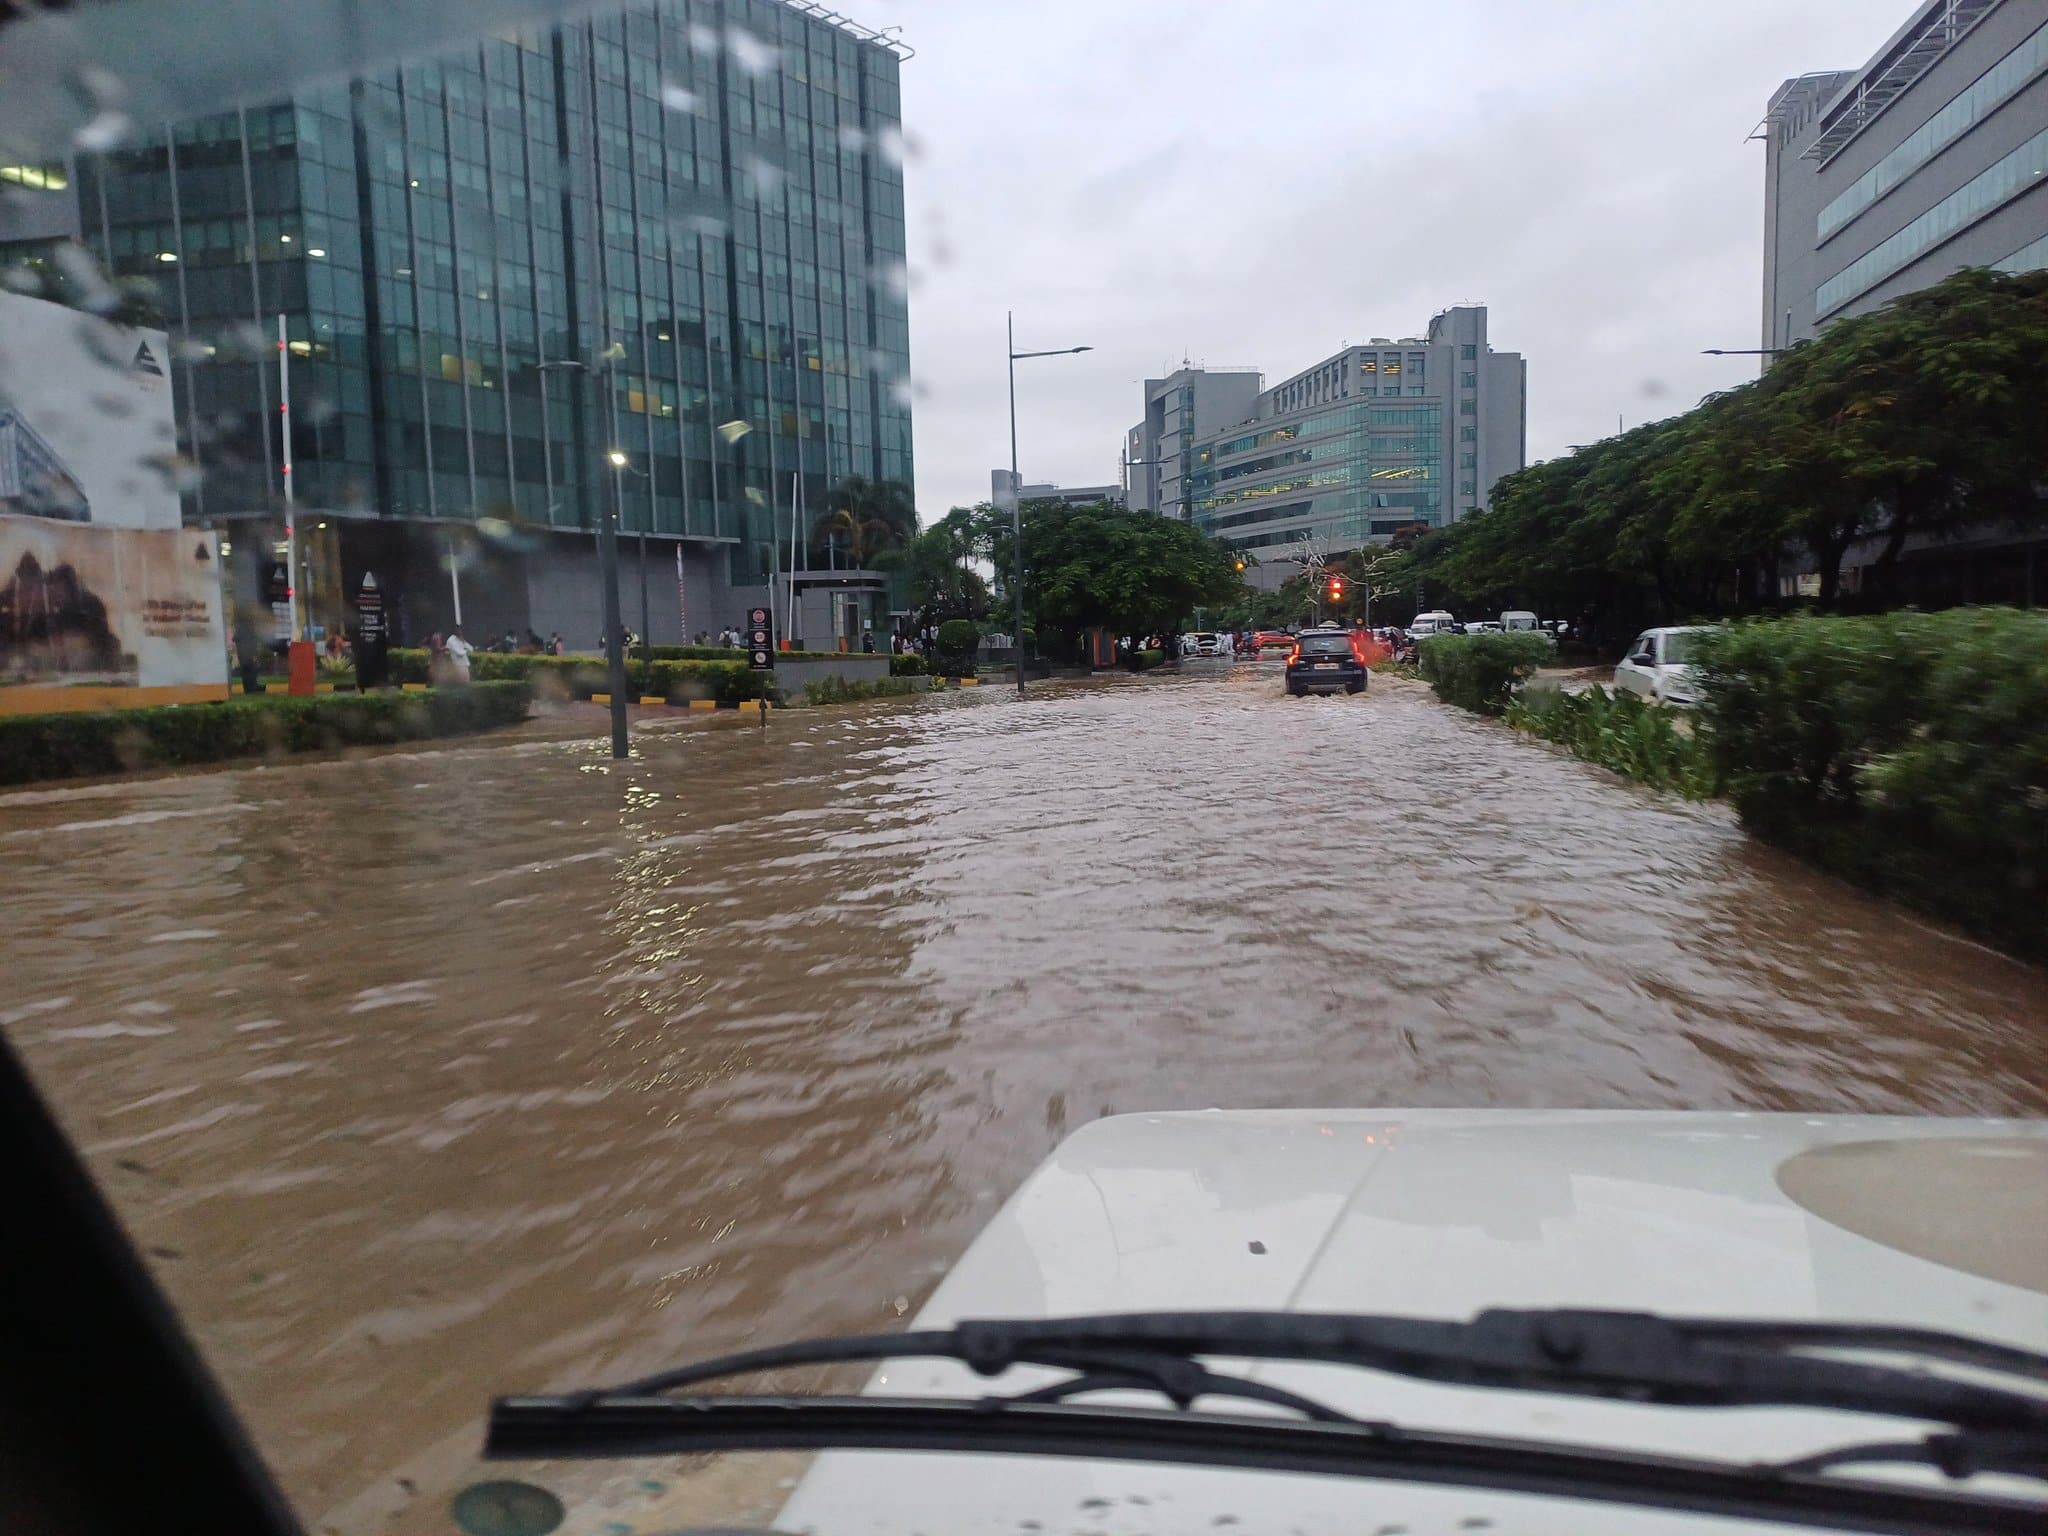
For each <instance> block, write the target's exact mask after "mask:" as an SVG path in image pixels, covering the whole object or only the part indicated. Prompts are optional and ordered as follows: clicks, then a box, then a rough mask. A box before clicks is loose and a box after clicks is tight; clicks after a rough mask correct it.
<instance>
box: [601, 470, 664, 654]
mask: <svg viewBox="0 0 2048 1536" xmlns="http://www.w3.org/2000/svg"><path fill="white" fill-rule="evenodd" d="M605 457H606V458H608V459H610V460H611V461H612V469H613V471H614V473H613V475H612V480H613V488H614V491H615V494H616V495H617V497H618V503H619V505H620V506H621V507H624V506H625V504H626V492H625V482H624V481H622V480H620V479H619V476H620V475H621V474H627V475H632V476H634V477H635V478H636V479H640V480H649V479H652V478H653V477H652V476H651V475H649V474H648V473H647V471H646V470H644V469H635V468H634V467H633V458H632V455H631V454H629V453H627V452H626V450H625V449H623V448H613V449H611V450H610V451H608V452H607V453H606V454H605ZM653 630H654V624H653V620H652V619H651V618H650V617H649V615H648V607H647V530H646V528H645V527H643V528H641V530H640V680H641V682H643V683H644V682H646V681H647V680H648V679H649V678H651V677H652V676H653V675H654V634H653Z"/></svg>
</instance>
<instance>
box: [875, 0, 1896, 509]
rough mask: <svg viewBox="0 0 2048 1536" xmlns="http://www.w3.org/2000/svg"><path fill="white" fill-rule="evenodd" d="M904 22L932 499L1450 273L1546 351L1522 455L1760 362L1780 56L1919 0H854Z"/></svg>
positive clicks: (916, 329)
mask: <svg viewBox="0 0 2048 1536" xmlns="http://www.w3.org/2000/svg"><path fill="white" fill-rule="evenodd" d="M836 4H837V8H838V9H840V10H842V11H844V12H845V13H847V14H848V15H850V16H853V17H854V18H856V19H857V20H860V21H862V22H865V23H868V24H870V25H874V26H883V25H888V24H892V23H893V24H900V25H901V26H902V28H903V37H904V39H905V41H907V42H908V43H909V44H910V45H911V46H912V47H914V48H915V49H916V50H917V57H915V58H914V59H912V60H910V61H909V62H908V63H906V64H905V65H904V66H903V98H904V126H905V129H906V132H907V133H908V135H909V136H910V137H911V138H912V139H913V140H914V141H915V143H916V145H917V146H918V150H917V153H916V155H915V158H913V159H912V161H911V163H910V165H909V168H908V196H909V210H908V211H909V221H910V260H911V268H912V274H911V275H912V287H911V295H910V355H911V363H912V369H913V372H914V375H915V387H916V401H915V406H914V412H915V432H916V453H917V481H918V484H917V492H918V498H917V499H918V506H919V510H920V511H921V512H922V513H923V515H924V516H925V517H926V518H927V519H930V518H932V517H936V516H940V515H943V514H944V512H945V510H946V509H947V508H948V507H949V506H952V505H955V504H959V503H966V502H971V501H978V500H982V499H985V498H986V497H987V496H988V494H989V480H988V472H989V470H990V469H992V468H995V467H997V466H999V465H1004V466H1006V465H1007V464H1008V461H1009V442H1008V416H1007V411H1006V401H1005V379H1004V371H1003V363H1004V358H1003V353H1004V346H1003V312H1004V310H1005V309H1014V310H1016V312H1017V344H1018V347H1019V349H1020V350H1021V349H1030V348H1040V347H1059V346H1071V345H1074V344H1077V343H1086V344H1088V345H1091V346H1093V347H1094V348H1095V350H1094V351H1093V352H1089V353H1085V354H1083V355H1081V356H1079V357H1072V358H1048V359H1045V360H1042V361H1035V362H1027V363H1022V364H1020V365H1019V372H1018V415H1019V429H1018V430H1019V444H1020V453H1021V465H1022V468H1023V472H1024V477H1025V478H1026V479H1027V480H1052V481H1056V482H1059V483H1062V484H1066V485H1085V484H1094V483H1100V482H1104V481H1109V480H1113V479H1115V478H1116V469H1117V447H1118V443H1119V441H1120V435H1121V433H1122V432H1123V431H1124V429H1125V428H1127V427H1129V426H1130V425H1131V424H1133V423H1134V422H1135V421H1136V420H1137V419H1138V416H1139V413H1140V399H1141V396H1140V382H1139V381H1140V380H1142V379H1144V378H1145V377H1147V376H1148V375H1149V376H1155V377H1156V376H1158V375H1160V374H1162V373H1164V372H1166V371H1168V370H1169V369H1170V368H1171V367H1173V366H1176V365H1177V364H1178V363H1179V361H1180V360H1181V358H1182V357H1183V356H1185V357H1187V358H1189V359H1191V360H1192V361H1194V362H1196V363H1198V364H1199V363H1204V362H1206V363H1209V364H1212V365H1220V364H1251V365H1255V366H1257V367H1259V368H1260V369H1262V370H1263V371H1264V372H1265V374H1266V377H1267V380H1268V382H1273V381H1277V380H1278V379H1280V378H1283V377H1285V376H1286V375H1287V374H1289V373H1291V372H1293V371H1294V370H1296V369H1298V368H1301V367H1304V366H1306V365H1307V364H1309V363H1311V362H1314V361H1316V360H1317V359H1318V358H1321V357H1324V356H1326V355H1327V354H1329V353H1331V352H1334V351H1336V350H1337V349H1338V348H1339V347H1340V346H1342V345H1343V344H1344V343H1345V342H1347V341H1355V340H1362V339H1365V338H1368V337H1371V336H1413V335H1418V334H1420V333H1421V331H1422V330H1423V328H1424V326H1425V325H1426V324H1427V323H1428V321H1429V317H1430V316H1431V315H1433V314H1434V313H1436V312H1437V311H1438V310H1440V309H1442V308H1444V307H1445V306H1446V305H1449V304H1453V303H1457V302H1461V301H1473V300H1476V301H1481V302H1484V303H1486V304H1487V305H1489V306H1490V307H1491V316H1490V331H1491V336H1492V340H1493V344H1494V346H1495V347H1496V348H1498V349H1501V350H1513V351H1519V352H1521V353H1522V354H1523V355H1524V356H1525V357H1527V358H1528V360H1529V453H1530V457H1531V459H1532V460H1534V459H1540V458H1547V457H1550V456H1552V455H1555V454H1557V453H1560V452H1562V451H1564V450H1565V449H1566V448H1568V447H1570V446H1571V445H1572V444H1574V443H1584V442H1589V441H1592V440H1593V439H1595V438H1597V437H1601V436H1604V435H1606V434H1608V433H1611V432H1613V431H1614V429H1615V422H1616V418H1617V416H1619V417H1620V418H1622V419H1624V420H1626V421H1627V422H1628V423H1629V424H1630V425H1634V424H1636V423H1638V422H1640V421H1644V420H1647V419H1650V418H1653V417H1659V416H1668V415H1671V414H1673V413H1674V412H1676V411H1679V410H1682V409H1684V408H1685V407H1687V406H1689V405H1691V404H1692V403H1693V402H1694V401H1696V400H1697V399H1698V398H1699V397H1700V396H1701V395H1703V394H1706V393H1708V392H1709V391H1711V390H1714V389H1718V388H1722V387H1725V386H1726V385H1729V384H1732V383H1735V382H1737V381H1739V380H1741V379H1743V378H1747V377H1751V376H1753V374H1754V371H1755V370H1754V366H1753V365H1754V362H1755V359H1753V358H1711V357H1702V356H1700V355H1699V354H1700V349H1701V348H1703V347H1715V346H1723V347H1754V346H1757V345H1759V344H1760V343H1759V340H1758V333H1759V330H1760V327H1761V322H1760V320H1759V318H1758V316H1759V311H1760V309H1761V305H1762V299H1761V294H1760V283H1761V277H1760V272H1759V268H1760V263H1761V256H1762V246H1763V233H1762V231H1763V147H1762V145H1761V144H1751V143H1745V142H1744V138H1745V136H1746V135H1747V134H1748V133H1749V131H1750V129H1751V128H1752V127H1753V126H1754V125H1755V124H1756V122H1757V120H1758V119H1759V118H1760V117H1762V115H1763V111H1764V104H1765V102H1766V101H1767V100H1768V99H1769V97H1770V94H1771V92H1772V91H1773V90H1775V89H1776V88H1777V86H1778V84H1779V83H1780V82H1781V81H1782V80H1784V79H1785V78H1786V77H1788V76H1791V75H1796V74H1800V73H1803V72H1805V71H1807V70H1815V69H1834V68H1854V67H1856V66H1859V65H1861V64H1862V63H1863V62H1864V60H1865V59H1866V58H1868V57H1869V55H1870V54H1871V53H1872V52H1874V51H1875V50H1876V48H1877V47H1878V45H1880V44H1881V43H1882V42H1883V41H1884V40H1885V39H1886V38H1887V37H1889V36H1890V35H1891V33H1892V31H1893V30H1894V29H1896V28H1897V27H1898V26H1899V24H1900V23H1901V22H1902V21H1903V20H1904V19H1905V17H1906V15H1907V13H1908V11H1909V10H1910V8H1911V7H1910V0H1718V3H1716V4H1713V5H1699V4H1672V3H1670V0H1431V3H1427V4H1422V3H1417V0H1400V3H1394V0H1286V3H1284V4H1280V3H1274V0H1259V3H1252V4H1245V3H1238V4H1223V3H1221V0H1200V3H1178V4H1176V3H1173V0H1147V3H1144V4H1138V3H1134V0H1032V3H1030V4H1024V3H1010V0H836Z"/></svg>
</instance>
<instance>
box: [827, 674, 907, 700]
mask: <svg viewBox="0 0 2048 1536" xmlns="http://www.w3.org/2000/svg"><path fill="white" fill-rule="evenodd" d="M923 691H924V689H923V687H922V686H921V685H920V684H919V683H918V681H917V680H916V679H915V678H909V677H877V678H873V679H871V680H869V681H867V682H851V681H848V680H847V679H846V678H843V677H821V678H819V679H818V680H817V681H816V682H812V683H806V684H804V693H803V698H804V702H805V703H806V704H858V703H861V702H862V701H863V700H867V699H890V698H897V697H899V696H901V695H903V694H907V693H922V692H923Z"/></svg>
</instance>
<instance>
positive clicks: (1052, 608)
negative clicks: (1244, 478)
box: [983, 501, 1244, 643]
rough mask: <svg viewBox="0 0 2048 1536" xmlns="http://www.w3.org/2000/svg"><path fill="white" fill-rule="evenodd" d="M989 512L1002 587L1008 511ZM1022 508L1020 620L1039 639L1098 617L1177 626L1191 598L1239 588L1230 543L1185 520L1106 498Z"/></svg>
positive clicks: (1076, 629) (1124, 627) (1124, 625)
mask: <svg viewBox="0 0 2048 1536" xmlns="http://www.w3.org/2000/svg"><path fill="white" fill-rule="evenodd" d="M987 513H988V514H992V515H988V516H985V517H984V519H983V523H984V526H985V527H986V528H987V529H988V543H989V554H990V558H991V561H992V564H993V568H994V571H995V576H996V581H997V583H998V585H999V586H1001V587H1002V588H1003V590H1004V592H1005V594H1007V592H1008V590H1009V588H1008V582H1009V573H1010V570H1011V568H1012V567H1011V551H1012V544H1011V533H1010V525H1009V518H1008V514H1007V513H1003V512H997V511H996V509H994V508H988V509H987ZM1022 514H1023V525H1024V605H1025V611H1026V622H1027V623H1029V624H1031V625H1032V627H1034V628H1035V629H1036V630H1037V631H1038V633H1039V635H1040V636H1041V643H1043V641H1044V639H1045V638H1047V637H1048V636H1049V635H1052V634H1057V635H1061V636H1064V637H1067V638H1068V639H1069V640H1071V639H1073V638H1074V637H1077V636H1078V635H1079V634H1080V632H1081V631H1082V630H1084V629H1089V628H1093V627H1097V626H1100V627H1104V628H1108V629H1113V630H1116V631H1117V632H1118V633H1120V634H1151V633H1154V632H1159V633H1166V634H1172V633H1177V632H1179V630H1180V629H1181V628H1182V627H1183V625H1184V624H1185V623H1186V622H1187V620H1188V619H1189V618H1190V617H1191V616H1192V615H1193V613H1194V611H1195V610H1196V609H1197V608H1202V607H1215V608H1222V607H1226V606H1228V605H1229V604H1231V603H1233V602H1236V601H1238V600H1239V599H1240V598H1241V597H1242V596H1243V592H1244V579H1243V577H1242V576H1240V575H1239V573H1238V570H1237V563H1236V558H1235V555H1234V553H1233V551H1232V550H1231V549H1230V547H1229V546H1228V545H1226V544H1224V543H1223V542H1222V541H1221V540H1219V539H1214V538H1211V537H1210V536H1209V535H1208V534H1205V533H1203V532H1201V531H1200V530H1199V529H1196V528H1194V527H1193V526H1191V525H1190V524H1187V523H1183V522H1178V521H1175V520H1173V519H1171V518H1164V517H1159V516H1156V515H1155V514H1153V513H1150V512H1132V511H1128V510H1126V509H1125V508H1123V507H1119V506H1116V505H1114V504H1113V503H1110V502H1095V503H1093V504H1091V505H1087V506H1078V507H1076V506H1068V505H1066V504H1065V503H1063V502H1057V501H1033V502H1026V503H1025V504H1024V507H1023V509H1022ZM998 611H1000V605H998Z"/></svg>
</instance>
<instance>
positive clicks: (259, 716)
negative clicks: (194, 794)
mask: <svg viewBox="0 0 2048 1536" xmlns="http://www.w3.org/2000/svg"><path fill="white" fill-rule="evenodd" d="M527 703H528V690H527V688H526V686H525V685H524V684H522V683H484V684H479V685H477V686H475V687H471V688H449V689H433V690H430V691H428V692H426V693H367V694H362V693H325V694H314V695H312V696H311V697H298V698H294V697H292V696H291V695H289V694H264V695H262V696H260V697H257V698H247V699H229V700H227V701H226V702H224V703H218V704H180V705H175V706H170V707H166V708H156V709H110V710H93V711H84V712H80V713H77V714H61V715H11V716H5V717H0V784H26V783H29V782H31V781H34V780H37V779H62V778H76V777H79V776H80V775H85V774H102V773H125V772H131V771H133V770H136V769H140V768H165V767H176V766H179V765H182V764H190V763H214V762H222V761H225V760H227V759H230V758H238V757H268V756H271V755H274V754H280V753H289V752H321V751H328V750H331V749H333V748H336V747H348V746H360V745H364V744H366V743H379V742H392V741H413V740H420V739H424V738H427V737H432V736H455V735H461V734H464V733H467V732H470V731H482V730H489V729H490V728H491V727H493V726H499V725H510V724H512V723H514V722H515V721H519V720H523V719H525V718H526V710H527Z"/></svg>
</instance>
